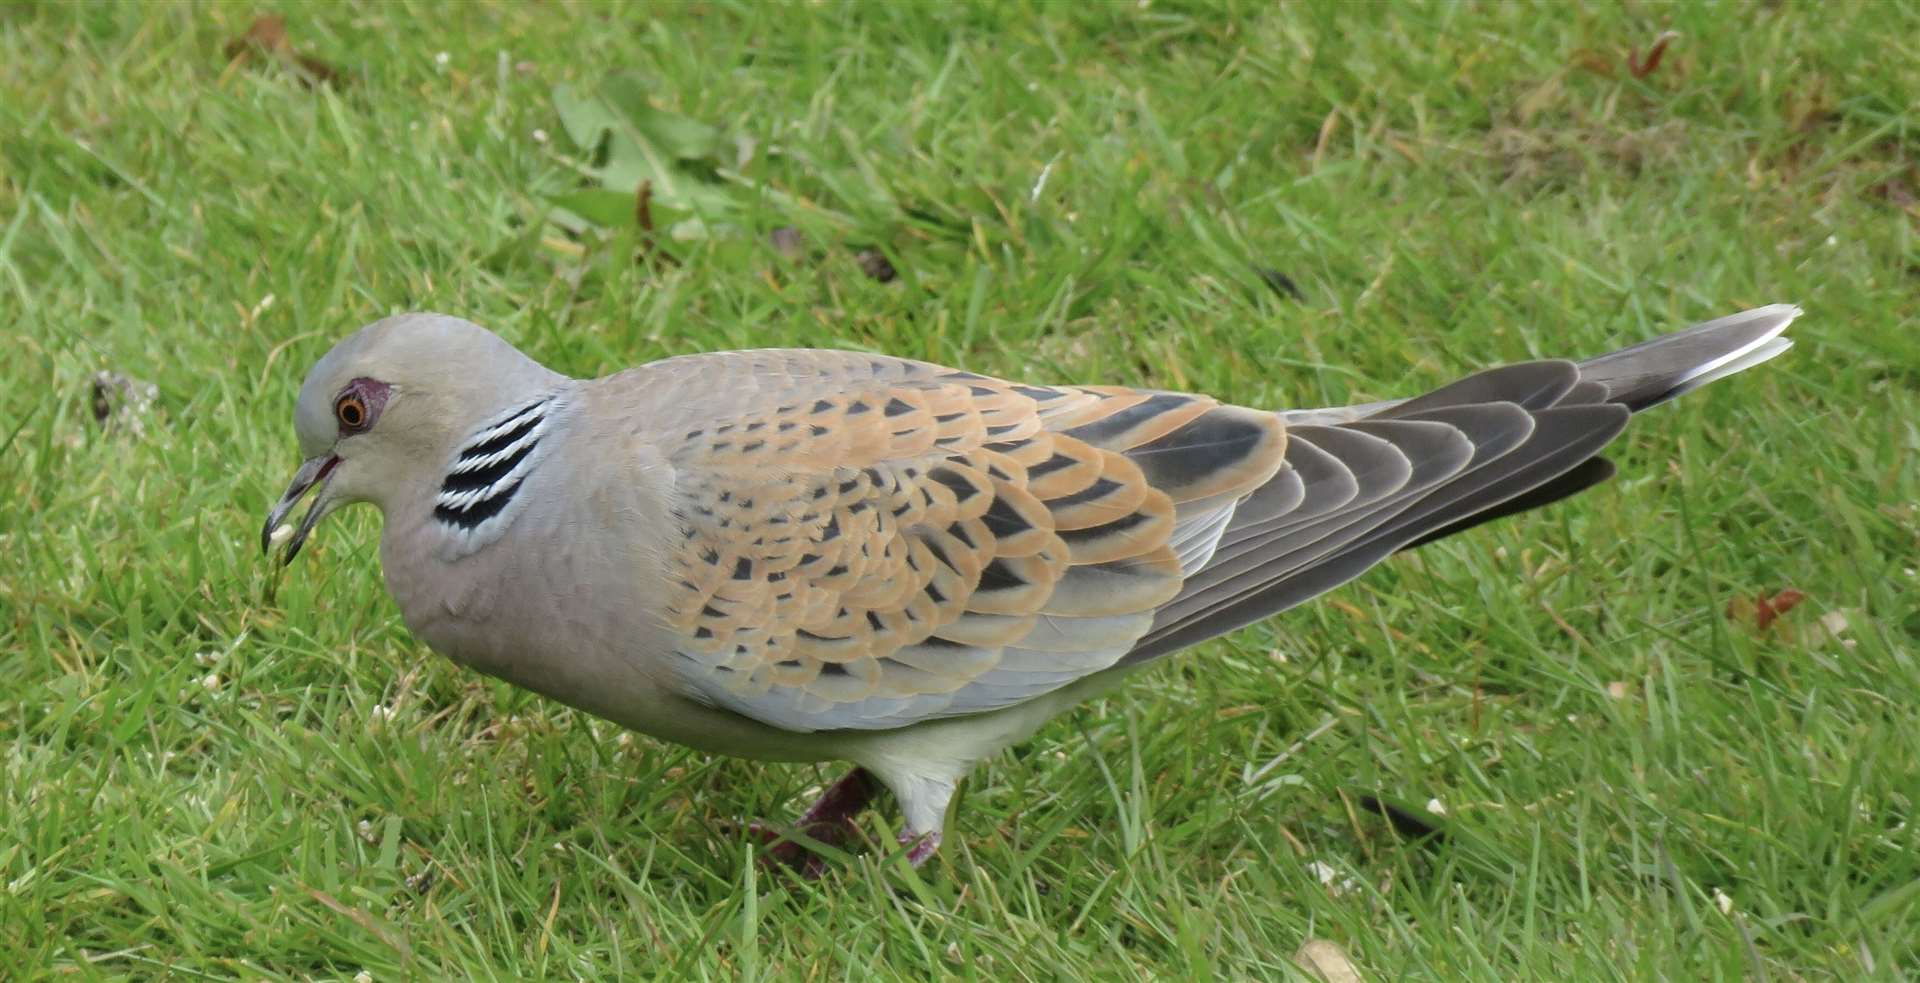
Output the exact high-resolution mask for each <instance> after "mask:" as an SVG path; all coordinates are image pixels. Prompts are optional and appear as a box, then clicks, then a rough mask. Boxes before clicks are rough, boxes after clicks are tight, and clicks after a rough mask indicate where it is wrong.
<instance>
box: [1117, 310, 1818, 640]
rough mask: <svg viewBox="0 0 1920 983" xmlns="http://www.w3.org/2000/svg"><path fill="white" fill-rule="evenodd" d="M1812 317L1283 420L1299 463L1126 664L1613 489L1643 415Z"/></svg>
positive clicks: (1526, 368) (1501, 372) (1250, 512)
mask: <svg viewBox="0 0 1920 983" xmlns="http://www.w3.org/2000/svg"><path fill="white" fill-rule="evenodd" d="M1799 314H1800V309H1799V308H1797V307H1794V306H1792V305H1790V304H1774V305H1772V306H1768V307H1760V308H1755V309H1754V310H1750V311H1745V312H1743V313H1740V314H1734V315H1732V316H1729V317H1723V318H1720V319H1718V320H1714V321H1708V322H1706V323H1704V324H1697V325H1694V326H1693V327H1690V328H1686V329H1683V330H1681V331H1677V332H1674V333H1673V334H1669V335H1666V336H1664V337H1660V338H1655V339H1653V340H1651V341H1647V342H1642V343H1641V344H1638V345H1634V346H1632V347H1631V348H1623V349H1621V350H1619V351H1617V352H1613V353H1611V354H1608V355H1601V356H1599V357H1597V358H1590V359H1587V360H1585V361H1581V362H1572V361H1566V360H1559V359H1550V360H1544V361H1537V362H1522V363H1518V364H1515V365H1504V366H1501V367H1499V368H1495V369H1488V370H1486V371H1484V372H1480V373H1476V374H1474V375H1471V376H1468V377H1467V378H1465V379H1461V380H1460V381H1458V382H1455V383H1453V384H1451V385H1447V386H1443V387H1441V388H1439V389H1436V390H1434V391H1433V392H1430V393H1427V394H1426V395H1424V396H1419V397H1416V398H1414V399H1409V400H1400V401H1395V402H1389V403H1373V404H1369V405H1366V406H1353V407H1341V408H1330V409H1321V410H1305V411H1292V412H1283V413H1282V414H1281V417H1282V418H1283V419H1284V420H1285V421H1286V423H1287V426H1288V444H1287V464H1288V467H1287V468H1286V469H1283V470H1282V472H1281V473H1280V475H1279V476H1276V478H1275V479H1274V481H1273V482H1271V483H1269V486H1263V487H1262V489H1260V490H1257V491H1255V492H1254V493H1253V495H1252V496H1251V497H1250V498H1249V500H1248V501H1247V502H1246V503H1245V504H1244V505H1243V507H1242V508H1241V509H1240V510H1239V511H1237V512H1236V513H1235V515H1234V518H1233V520H1232V521H1231V522H1230V523H1229V524H1228V525H1227V527H1226V529H1225V531H1224V532H1223V533H1222V535H1221V539H1220V542H1219V544H1218V545H1217V548H1216V549H1215V551H1214V553H1213V554H1212V557H1211V558H1210V560H1209V562H1208V564H1207V566H1205V567H1203V568H1202V569H1200V570H1198V571H1196V572H1195V573H1193V574H1192V575H1190V576H1189V577H1188V578H1187V581H1186V584H1185V585H1184V587H1183V590H1182V592H1181V594H1180V595H1179V596H1178V597H1176V598H1174V599H1173V600H1172V601H1171V602H1169V603H1168V604H1167V605H1165V606H1164V607H1163V608H1161V610H1160V611H1159V612H1157V613H1156V616H1155V619H1154V625H1153V628H1152V629H1151V630H1149V632H1148V633H1147V635H1146V636H1144V637H1143V638H1141V639H1140V641H1139V642H1138V643H1137V645H1136V647H1135V649H1134V650H1133V651H1131V652H1129V653H1128V654H1127V656H1126V657H1125V658H1124V659H1123V660H1122V664H1132V663H1137V662H1141V661H1145V660H1147V659H1151V658H1154V657H1157V656H1159V655H1164V654H1166V653H1168V652H1172V651H1175V650H1177V649H1180V648H1184V647H1185V646H1187V645H1191V644H1193V643H1195V642H1198V641H1201V640H1203V639H1206V638H1210V637H1212V636H1214V635H1218V634H1221V633H1223V632H1226V631H1230V630H1232V629H1233V628H1237V627H1239V626H1241V625H1245V624H1249V623H1251V622H1253V621H1257V620H1259V619H1261V618H1265V617H1267V616H1269V615H1272V614H1276V613H1278V612H1280V611H1284V610H1286V609H1287V608H1290V607H1292V606H1294V605H1296V604H1299V603H1301V602H1303V601H1306V600H1308V599H1310V598H1312V597H1315V596H1318V595H1319V594H1322V593H1325V592H1326V591H1328V590H1331V589H1333V588H1334V587H1337V586H1339V585H1340V584H1343V583H1345V582H1347V581H1348V580H1351V579H1353V578H1354V577H1356V576H1359V575H1360V574H1361V573H1362V572H1364V571H1365V570H1366V569H1367V568H1368V567H1371V566H1372V565H1374V564H1375V563H1378V562H1380V561H1381V560H1384V559H1385V558H1386V557H1388V556H1390V555H1392V554H1393V553H1394V552H1396V551H1398V550H1403V549H1410V548H1412V547H1415V546H1419V545H1421V544H1423V543H1430V542H1432V541H1434V540H1436V539H1440V538H1443V537H1446V536H1451V535H1453V534H1454V533H1457V532H1460V531H1462V530H1465V529H1470V528H1472V527H1474V526H1477V525H1480V524H1481V523H1483V522H1487V521H1489V520H1492V519H1497V518H1500V517H1501V516H1506V515H1512V514H1514V513H1516V512H1523V511H1526V510H1528V509H1534V508H1539V507H1540V506H1542V505H1547V504H1550V503H1553V502H1557V501H1559V500H1561V499H1563V498H1566V497H1568V496H1570V495H1574V494H1576V493H1578V492H1580V491H1583V490H1585V489H1587V488H1590V487H1592V486H1594V485H1597V484H1599V483H1600V482H1602V481H1605V480H1607V478H1609V477H1610V476H1612V474H1613V464H1612V463H1611V462H1609V461H1608V460H1607V459H1606V458H1604V457H1601V456H1600V451H1601V450H1602V449H1603V448H1604V447H1605V446H1606V444H1607V443H1608V442H1609V441H1611V440H1612V439H1613V438H1614V437H1615V436H1616V435H1618V434H1619V432H1620V431H1621V429H1622V428H1624V427H1625V426H1626V422H1627V418H1628V417H1629V416H1630V415H1632V414H1633V413H1637V412H1639V411H1640V410H1644V409H1646V408H1648V407H1650V406H1656V405H1658V404H1660V403H1664V402H1666V401H1667V400H1669V399H1672V398H1674V397H1675V396H1678V395H1680V394H1682V393H1685V392H1688V391H1690V390H1693V389H1697V388H1699V387H1700V386H1703V385H1705V384H1707V383H1708V382H1711V381H1713V380H1715V379H1718V378H1721V377H1723V376H1727V375H1731V374H1733V373H1735V372H1738V371H1741V370H1742V369H1746V368H1750V367H1752V366H1755V365H1758V364H1760V363H1761V362H1764V361H1766V360H1767V359H1770V358H1772V357H1774V356H1775V355H1778V354H1780V353H1781V352H1783V351H1786V350H1787V348H1788V347H1789V346H1790V345H1791V344H1792V343H1791V342H1790V341H1788V340H1787V339H1786V338H1783V337H1781V332H1783V331H1785V330H1786V328H1787V325H1788V324H1790V323H1792V321H1793V319H1794V318H1795V317H1797V316H1799ZM1436 424H1439V425H1441V426H1439V427H1437V428H1436V426H1435V425H1436ZM1462 448H1465V450H1462ZM1463 454H1464V455H1465V456H1464V457H1462V455H1463ZM1409 465H1411V468H1410V469H1409ZM1293 485H1299V486H1301V487H1299V488H1294V487H1292V486H1293ZM1269 488H1271V489H1273V491H1272V494H1271V495H1268V494H1267V493H1268V490H1269ZM1268 498H1271V499H1273V500H1274V502H1285V503H1287V504H1288V507H1287V508H1286V509H1279V508H1278V506H1276V505H1274V504H1273V502H1268V501H1266V499H1268ZM1323 500H1324V501H1323ZM1242 513H1244V514H1242Z"/></svg>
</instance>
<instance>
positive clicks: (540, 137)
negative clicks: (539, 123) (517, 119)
mask: <svg viewBox="0 0 1920 983" xmlns="http://www.w3.org/2000/svg"><path fill="white" fill-rule="evenodd" d="M533 142H534V143H546V142H547V131H545V130H543V129H540V128H539V127H534V130H533Z"/></svg>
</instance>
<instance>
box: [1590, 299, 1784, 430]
mask: <svg viewBox="0 0 1920 983" xmlns="http://www.w3.org/2000/svg"><path fill="white" fill-rule="evenodd" d="M1799 316H1800V308H1798V307H1795V306H1793V305H1792V304H1772V305H1769V306H1766V307H1756V308H1754V309H1753V310H1750V311H1742V312H1741V313H1739V314H1733V315H1729V316H1727V317H1723V318H1719V319H1717V320H1713V321H1708V322H1706V323H1704V324H1698V325H1695V326H1693V327H1691V328H1687V329H1685V330H1682V331H1676V332H1674V333H1673V334H1670V335H1665V336H1662V337H1659V338H1655V339H1653V340H1651V341H1643V342H1641V343H1640V344H1638V345H1634V346H1632V347H1631V348H1622V349H1620V350H1619V351H1617V352H1612V353H1610V354H1606V355H1601V356H1600V357H1598V358H1590V359H1587V360H1586V361H1584V362H1581V363H1580V378H1581V380H1583V381H1587V380H1591V381H1594V382H1599V383H1603V384H1605V385H1606V387H1607V391H1608V401H1609V402H1614V403H1621V404H1624V405H1625V406H1626V407H1627V408H1628V409H1631V410H1633V411H1634V412H1636V413H1638V412H1640V411H1641V410H1644V409H1646V408H1647V407H1649V406H1658V405H1659V404H1661V403H1664V402H1666V401H1667V400H1669V399H1672V398H1674V397H1676V396H1680V395H1682V394H1685V393H1688V392H1692V391H1693V390H1695V389H1698V388H1700V387H1701V386H1704V385H1706V384H1707V383H1709V382H1712V381H1713V380H1715V379H1720V378H1724V377H1725V376H1729V375H1732V374H1733V373H1735V372H1739V371H1741V370H1743V369H1748V368H1752V367H1753V366H1755V365H1758V364H1760V363H1761V362H1764V361H1766V360H1767V359H1770V358H1772V357H1774V356H1775V355H1778V354H1780V353H1781V352H1784V351H1786V350H1787V349H1788V348H1790V347H1792V345H1793V342H1792V340H1790V339H1786V338H1781V337H1780V333H1781V332H1783V331H1785V330H1787V325H1789V324H1792V323H1793V319H1794V318H1796V317H1799Z"/></svg>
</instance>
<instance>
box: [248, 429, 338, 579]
mask: <svg viewBox="0 0 1920 983" xmlns="http://www.w3.org/2000/svg"><path fill="white" fill-rule="evenodd" d="M339 463H340V459H339V458H338V457H335V456H333V455H332V454H322V455H320V456H319V457H310V458H307V459H306V460H304V461H302V462H300V470H299V471H296V472H294V475H293V483H292V484H289V485H288V486H287V493H286V494H284V495H282V496H280V501H278V502H276V503H275V504H274V506H273V509H272V511H269V512H268V513H267V524H266V525H265V526H264V527H262V528H261V530H260V552H262V553H270V552H272V551H273V547H274V545H275V543H276V542H277V541H278V537H276V536H275V535H274V531H275V530H277V529H279V528H280V520H281V519H284V518H286V517H287V513H288V512H291V511H293V507H294V506H295V505H298V504H300V499H301V498H302V497H304V496H305V495H306V494H307V491H308V490H309V489H311V488H313V487H314V486H315V485H318V486H320V494H318V495H315V496H314V499H313V505H311V506H309V507H308V509H307V514H306V517H305V518H303V519H301V520H300V528H298V529H295V530H294V531H293V535H292V536H290V537H287V538H286V544H287V552H286V554H285V555H283V556H282V557H281V558H280V563H281V564H282V565H283V566H284V565H285V564H288V563H292V562H293V557H294V554H296V553H299V552H300V546H301V544H303V543H305V542H306V541H307V534H308V533H310V532H312V531H313V527H314V525H315V524H316V523H318V522H319V521H320V520H321V518H323V517H324V516H325V515H326V514H327V513H328V512H329V511H332V509H333V502H332V501H330V500H329V499H328V498H327V476H329V475H331V474H332V473H333V468H334V465H337V464H339Z"/></svg>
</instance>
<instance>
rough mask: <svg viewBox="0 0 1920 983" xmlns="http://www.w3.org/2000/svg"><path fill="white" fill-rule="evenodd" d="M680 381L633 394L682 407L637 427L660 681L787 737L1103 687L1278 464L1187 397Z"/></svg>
mask: <svg viewBox="0 0 1920 983" xmlns="http://www.w3.org/2000/svg"><path fill="white" fill-rule="evenodd" d="M673 361H674V364H672V365H670V366H662V367H664V368H666V369H668V370H669V371H665V372H650V373H649V375H650V376H651V377H653V378H663V377H671V378H673V379H674V380H675V381H674V383H673V385H674V387H675V389H676V391H680V392H684V393H685V394H686V395H685V397H684V398H669V399H662V400H655V401H654V405H657V406H662V407H663V412H664V413H665V414H666V418H665V419H663V420H661V421H660V422H659V424H658V425H657V426H656V433H657V436H658V439H659V441H660V443H661V446H662V447H663V449H664V453H665V456H666V457H667V459H668V461H669V463H670V465H671V468H672V471H673V477H672V482H673V487H672V494H671V506H672V509H673V512H674V515H675V517H676V519H677V521H678V522H679V524H680V528H679V530H678V537H677V540H676V545H675V546H674V547H672V548H671V550H670V552H671V554H672V555H671V556H670V557H669V558H668V559H667V566H668V569H667V570H666V571H665V576H666V577H667V578H668V585H669V587H668V592H669V599H670V600H669V603H668V605H667V611H668V618H669V621H670V627H671V628H672V630H673V631H674V633H675V635H676V638H677V642H678V644H677V645H676V646H675V653H674V655H673V656H672V659H673V661H674V665H675V669H676V671H677V673H678V676H679V678H680V679H681V680H682V682H683V683H684V685H685V686H686V687H687V688H688V690H689V691H690V693H691V694H692V695H694V696H696V697H698V698H700V699H704V700H707V701H709V702H711V703H714V704H717V705H719V706H723V707H726V708H729V709H731V710H733V711H736V712H738V713H742V714H745V715H747V716H749V717H753V718H755V719H758V720H761V721H763V722H766V723H769V724H773V725H775V726H778V727H782V728H786V729H790V730H798V731H812V730H825V729H838V728H857V729H881V728H891V727H900V726H905V725H908V724H912V723H915V722H918V721H922V720H927V719H932V718H936V717H942V716H952V715H957V714H967V713H976V712H981V711H986V710H992V709H995V708H998V707H1003V706H1007V705H1009V704H1013V703H1018V702H1020V701H1023V700H1026V699H1030V698H1032V697H1034V696H1037V695H1040V694H1042V693H1045V692H1047V691H1049V690H1052V689H1055V688H1057V687H1059V686H1062V685H1065V684H1067V683H1069V682H1072V681H1073V680H1076V679H1079V678H1081V677H1083V676H1086V675H1088V674H1091V673H1094V672H1098V671H1100V670H1103V669H1106V668H1109V667H1110V666H1112V665H1113V664H1114V663H1115V662H1117V661H1118V660H1119V659H1120V658H1121V657H1122V656H1124V655H1125V654H1126V653H1127V652H1128V651H1129V650H1130V649H1132V648H1133V646H1134V644H1135V643H1136V642H1137V641H1138V640H1139V638H1140V637H1141V636H1142V635H1143V634H1144V633H1145V632H1146V631H1147V630H1148V629H1149V627H1150V626H1151V625H1152V623H1153V619H1154V613H1155V611H1156V610H1157V609H1158V608H1159V607H1160V606H1161V605H1162V604H1164V603H1166V602H1167V601H1168V600H1170V599H1172V598H1173V597H1174V596H1175V595H1177V594H1179V593H1180V590H1181V586H1182V583H1183V582H1184V580H1185V578H1186V574H1187V573H1188V572H1189V571H1194V570H1198V569H1200V568H1201V567H1203V566H1204V565H1205V563H1206V560H1207V557H1208V556H1209V555H1210V554H1211V553H1212V551H1213V546H1214V543H1215V542H1216V541H1217V540H1219V538H1220V536H1221V534H1222V532H1223V531H1224V530H1225V529H1226V526H1227V523H1228V521H1229V520H1230V519H1231V517H1232V514H1233V511H1234V507H1235V504H1236V503H1237V502H1238V501H1239V500H1240V499H1242V498H1244V497H1245V496H1247V495H1248V494H1250V493H1251V492H1253V491H1254V490H1255V489H1257V488H1260V487H1261V486H1263V485H1265V484H1267V483H1268V482H1269V481H1270V479H1272V478H1273V476H1274V474H1275V473H1276V472H1278V471H1279V470H1280V469H1281V468H1282V467H1283V463H1284V460H1285V454H1286V438H1285V433H1284V429H1283V427H1282V426H1281V424H1280V421H1279V418H1278V417H1276V416H1274V415H1273V414H1271V413H1264V412H1258V411H1254V410H1247V409H1241V408H1238V407H1232V406H1223V405H1221V404H1219V403H1217V402H1215V401H1213V400H1211V399H1208V398H1206V397H1203V396H1188V395H1179V394H1173V393H1158V392H1143V391H1136V390H1131V389H1121V388H1093V387H1038V386H1022V385H1015V384H1011V383H1007V382H1003V381H1000V380H996V379H990V378H985V377H982V376H978V375H974V374H972V373H966V372H956V371H952V370H948V369H942V368H939V367H936V366H931V365H925V364H923V363H916V362H908V361H905V360H900V359H891V358H883V357H876V356H867V355H860V354H854V353H845V352H824V351H786V352H739V353H725V354H718V355H709V356H690V357H688V358H683V359H676V360H673ZM657 368H658V367H657ZM627 384H635V385H638V384H643V383H641V382H638V381H629V383H627ZM695 403H697V404H698V409H694V408H690V407H692V405H693V404H695Z"/></svg>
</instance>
